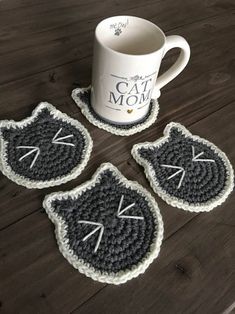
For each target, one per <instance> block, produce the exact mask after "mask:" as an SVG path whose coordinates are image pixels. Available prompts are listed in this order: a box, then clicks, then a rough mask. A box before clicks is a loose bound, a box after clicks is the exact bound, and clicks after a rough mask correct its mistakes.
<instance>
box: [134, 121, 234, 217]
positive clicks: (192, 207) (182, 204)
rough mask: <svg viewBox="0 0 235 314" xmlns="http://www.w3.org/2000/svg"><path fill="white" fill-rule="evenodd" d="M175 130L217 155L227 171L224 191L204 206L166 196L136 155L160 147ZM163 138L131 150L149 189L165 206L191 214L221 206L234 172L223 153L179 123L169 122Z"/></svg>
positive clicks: (148, 168) (136, 146) (231, 186)
mask: <svg viewBox="0 0 235 314" xmlns="http://www.w3.org/2000/svg"><path fill="white" fill-rule="evenodd" d="M173 127H174V128H177V129H178V130H179V131H181V132H182V133H183V134H185V135H186V136H187V137H190V138H192V139H194V140H196V141H198V142H201V143H203V144H206V145H207V146H209V147H210V148H211V149H212V150H213V151H214V152H215V153H216V154H218V155H219V157H220V158H221V159H222V160H223V163H224V165H225V167H226V171H227V181H226V184H225V187H224V190H223V191H221V193H220V194H219V195H217V196H216V197H215V198H213V199H211V200H210V201H207V202H206V203H205V204H203V205H202V204H200V203H197V204H191V203H189V202H186V201H184V200H182V199H179V198H177V197H175V196H171V195H170V194H168V193H167V192H166V191H165V190H163V189H162V188H161V187H160V184H159V182H158V180H157V178H156V176H155V171H154V169H153V167H152V165H151V163H150V162H148V161H147V160H146V159H144V158H142V157H141V156H140V154H139V153H138V150H139V149H141V148H151V147H155V148H158V147H161V145H163V144H164V143H165V142H167V141H168V140H169V136H170V130H171V128H173ZM163 134H164V136H163V137H161V138H160V139H158V140H156V141H154V142H144V143H139V144H135V145H134V146H133V148H132V150H131V154H132V156H133V157H134V159H135V160H136V161H137V163H139V164H140V165H141V166H143V167H144V171H145V174H146V177H147V179H148V180H149V182H150V185H151V187H152V188H153V190H154V192H155V193H157V194H158V195H159V196H160V197H161V198H162V199H163V200H164V201H165V202H166V203H167V204H169V205H171V206H174V207H177V208H182V209H184V210H187V211H191V212H203V211H205V212H208V211H210V210H212V209H213V208H214V207H216V206H218V205H221V204H222V203H223V202H224V201H225V200H226V198H227V197H228V195H229V194H230V193H231V192H232V190H233V188H234V172H233V168H232V165H231V164H230V162H229V160H228V158H227V156H226V155H225V153H224V152H222V151H221V150H220V149H219V148H218V147H217V146H215V145H214V144H212V143H210V142H209V141H207V140H205V139H204V138H201V137H199V136H197V135H192V134H191V133H190V132H189V131H188V130H187V129H186V128H185V127H184V126H183V125H181V124H180V123H175V122H171V123H169V124H167V126H166V127H165V129H164V132H163Z"/></svg>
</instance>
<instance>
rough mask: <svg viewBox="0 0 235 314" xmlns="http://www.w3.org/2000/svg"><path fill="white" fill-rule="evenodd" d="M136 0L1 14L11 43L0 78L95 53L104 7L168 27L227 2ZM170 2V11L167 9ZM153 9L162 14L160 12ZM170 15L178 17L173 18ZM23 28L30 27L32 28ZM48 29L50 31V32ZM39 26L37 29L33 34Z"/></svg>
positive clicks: (7, 43) (16, 76) (214, 10)
mask: <svg viewBox="0 0 235 314" xmlns="http://www.w3.org/2000/svg"><path fill="white" fill-rule="evenodd" d="M138 1H139V2H138V3H136V1H135V2H134V1H128V2H127V1H124V0H121V1H119V2H118V4H117V2H115V1H108V0H106V1H102V2H101V3H99V5H97V6H95V8H96V10H95V11H94V10H91V5H89V3H88V4H87V7H86V6H85V7H84V4H82V5H81V7H80V8H79V4H77V6H75V8H74V6H73V5H72V6H71V7H67V8H60V9H58V10H57V9H56V2H55V1H52V2H48V4H46V5H45V6H43V5H42V6H39V7H38V8H37V9H35V10H31V9H30V7H29V8H28V9H25V8H23V9H22V10H20V9H19V10H15V11H14V14H12V11H10V13H9V14H7V13H6V14H3V15H2V18H1V22H0V26H1V23H2V28H1V29H2V31H3V34H2V36H1V37H2V40H3V45H2V46H3V47H7V51H5V54H4V53H3V54H1V63H2V66H1V71H2V73H4V75H1V76H0V83H1V84H3V83H7V82H10V81H12V80H16V79H19V78H23V77H25V76H27V75H32V74H35V73H37V72H39V71H42V70H48V69H51V68H53V67H56V66H59V65H61V64H64V63H68V62H71V61H76V60H78V59H80V58H84V57H85V56H88V55H91V52H92V42H93V30H94V27H95V25H96V24H97V22H98V21H99V20H101V19H102V18H104V17H105V16H106V14H107V13H105V12H109V15H112V14H130V15H138V16H142V17H144V18H148V19H150V20H152V21H153V22H157V23H158V24H159V25H160V26H162V27H163V28H164V29H165V30H166V31H167V30H168V29H173V28H175V27H178V26H179V25H186V24H187V23H192V21H196V20H201V19H203V18H208V16H213V15H216V14H219V13H225V12H226V10H225V9H224V8H223V6H222V7H221V6H219V5H218V4H214V6H213V5H208V3H205V1H203V0H200V1H196V0H194V1H190V2H187V3H185V2H184V1H183V0H180V1H177V3H172V1H171V0H166V1H161V2H156V1H150V2H147V3H143V2H141V0H138ZM231 3H232V2H231ZM179 6H181V8H182V10H181V14H177V13H178V8H179ZM143 7H144V10H143ZM169 7H170V8H171V10H169V9H168V8H169ZM189 11H190V12H191V14H190V15H189V14H188V12H189ZM55 12H56V14H55ZM153 12H158V13H157V15H156V14H155V13H154V14H153ZM172 16H174V19H172V18H171V17H172ZM42 17H43V18H42ZM68 20H69V26H68V27H69V29H67V30H66V27H67V26H64V23H67V24H68ZM58 21H62V22H61V23H62V25H61V29H60V28H58V23H59V22H58ZM72 23H75V24H72ZM166 23H167V24H166ZM71 24H72V26H71ZM8 25H9V26H8ZM25 25H26V26H25ZM24 27H27V29H28V31H27V29H26V30H25V29H24ZM54 27H56V28H55V29H54ZM47 28H49V31H46V29H47ZM50 28H52V30H50ZM35 29H36V33H34V32H35ZM48 32H49V33H48ZM14 34H15V35H14ZM12 36H13V37H12ZM14 36H15V37H14ZM22 36H23V37H22ZM27 41H28V42H27ZM19 48H20V49H19ZM2 49H4V48H2ZM41 60H43V62H42V61H41Z"/></svg>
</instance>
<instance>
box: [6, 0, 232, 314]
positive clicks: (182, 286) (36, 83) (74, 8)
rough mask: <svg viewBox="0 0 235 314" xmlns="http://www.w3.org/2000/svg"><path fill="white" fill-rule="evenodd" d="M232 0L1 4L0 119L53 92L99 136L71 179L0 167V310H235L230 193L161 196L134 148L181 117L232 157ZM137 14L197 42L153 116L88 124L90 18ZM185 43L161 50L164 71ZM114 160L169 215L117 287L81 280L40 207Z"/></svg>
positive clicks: (173, 313)
mask: <svg viewBox="0 0 235 314" xmlns="http://www.w3.org/2000/svg"><path fill="white" fill-rule="evenodd" d="M234 13H235V10H234V1H233V0H226V1H224V0H190V1H185V0H177V1H173V0H146V1H143V0H111V1H110V0H102V1H97V0H57V1H56V0H54V1H48V0H38V1H33V0H23V1H20V0H3V1H1V2H0V119H6V118H7V119H9V118H12V119H16V120H20V119H22V118H24V117H26V116H28V115H30V113H31V111H32V109H33V108H34V107H35V106H36V104H37V103H38V102H40V101H42V100H47V101H49V102H51V103H52V104H54V105H55V106H57V108H58V109H60V110H62V111H64V112H66V113H68V114H69V115H71V116H73V117H74V118H77V119H78V120H79V121H81V122H82V123H83V124H84V125H85V126H86V127H87V128H88V130H89V131H90V134H91V136H92V137H93V139H94V144H95V145H94V149H93V153H92V156H91V159H90V161H89V163H88V165H87V167H86V169H85V171H83V173H82V174H81V175H80V176H79V177H78V178H77V179H75V180H73V181H71V182H69V183H67V184H65V185H63V186H60V187H56V188H51V189H44V190H39V191H38V190H28V189H26V188H24V187H22V186H18V185H16V184H15V183H13V182H11V181H10V180H8V179H7V178H6V177H4V176H3V175H1V176H0V200H1V201H0V229H1V231H0V313H17V314H18V313H30V314H32V313H37V314H38V313H46V314H47V313H49V314H53V313H55V314H61V313H73V314H78V313H79V314H83V313H84V314H88V313H96V314H97V313H100V314H106V313H107V314H109V313H111V314H115V313H118V314H119V313H127V314H132V313H133V314H137V313H141V314H142V313H143V314H150V313H153V314H155V313H160V314H162V313H166V314H178V313H180V314H181V313H187V314H188V313H199V314H216V313H224V314H228V313H232V312H233V313H235V312H234V311H235V310H234V308H235V303H234V302H235V275H234V267H235V213H234V202H235V194H232V195H231V196H230V197H229V199H228V200H227V201H226V202H225V203H224V204H223V205H222V206H220V207H218V208H216V209H215V210H213V211H212V212H210V213H201V214H196V213H195V214H193V213H188V212H184V211H183V210H180V209H176V208H173V207H170V206H168V205H166V204H165V203H164V202H163V201H162V200H161V199H159V197H157V196H156V195H154V193H153V192H152V190H151V189H150V187H149V184H148V182H147V180H146V179H145V176H144V174H143V169H142V168H141V167H140V166H138V165H137V164H136V163H135V161H134V160H133V158H132V157H131V154H130V150H131V148H132V146H133V144H134V143H137V142H141V141H145V140H149V141H152V140H154V139H156V138H158V137H160V136H161V135H162V131H163V129H164V126H165V125H166V124H167V123H168V122H170V121H176V122H180V123H182V124H184V125H185V126H186V127H188V128H189V129H190V131H192V132H193V133H195V134H198V135H199V136H202V137H206V138H207V139H208V140H210V141H212V142H213V143H215V144H216V145H217V146H219V147H220V148H221V149H222V150H223V151H225V152H226V153H227V155H228V157H229V158H230V160H231V161H232V163H233V164H235V141H234V138H235V123H234V122H235V100H234V97H235V95H234V85H235V84H234V83H235V82H234V74H235V59H234V52H235V40H234V39H235V27H234V26H235V18H234ZM119 14H128V15H136V16H140V17H143V18H146V19H149V20H150V21H152V22H154V23H156V24H158V25H159V26H160V27H161V28H162V29H163V30H165V31H166V34H180V35H182V36H184V37H185V38H186V39H187V40H188V42H189V43H190V46H191V49H192V55H191V60H190V63H189V65H188V66H187V68H186V69H185V70H184V72H183V73H182V74H181V75H180V76H179V77H178V78H177V79H175V80H174V81H173V82H172V83H170V84H168V85H167V86H166V88H164V89H163V90H162V96H161V98H160V107H161V108H160V115H159V118H158V121H157V123H156V124H154V125H153V126H152V127H150V128H149V129H147V130H145V131H144V132H142V133H140V134H136V135H134V136H131V137H118V136H114V135H111V134H109V133H107V132H105V131H102V130H99V129H98V128H96V127H94V126H93V125H91V124H90V123H89V122H88V121H86V120H85V119H84V117H83V116H82V115H81V113H80V111H79V109H78V108H77V107H76V105H75V104H74V102H73V101H72V100H71V98H70V93H71V90H72V88H74V87H76V86H77V85H78V84H80V85H82V86H86V85H88V84H89V83H90V79H91V61H92V47H93V35H94V28H95V25H96V24H97V23H98V22H99V21H100V20H102V19H103V18H105V17H107V16H111V15H119ZM177 53H178V51H177V50H175V51H172V52H171V53H169V54H168V55H167V56H166V58H165V59H164V62H163V66H162V70H164V69H166V68H167V67H169V66H170V64H172V62H173V61H174V60H175V58H176V56H177ZM105 161H110V162H112V163H113V164H114V165H115V166H117V167H118V168H119V169H120V171H121V172H123V174H124V175H125V176H126V177H127V178H128V179H130V180H138V182H139V183H141V184H142V185H143V186H145V187H146V188H147V189H148V190H149V191H150V192H151V193H152V195H154V196H155V198H156V200H157V202H158V204H159V207H160V209H161V213H162V216H163V220H164V224H165V234H164V241H163V245H162V249H161V252H160V256H159V258H158V259H157V260H155V261H154V263H153V264H152V265H151V266H150V267H149V269H148V270H147V271H146V273H145V274H144V275H141V276H139V277H138V278H137V279H134V280H131V281H129V282H128V283H127V284H125V285H121V286H112V285H106V284H101V283H98V282H94V281H93V280H91V279H89V278H86V277H85V276H84V275H82V274H80V273H79V272H78V271H76V270H75V269H73V267H72V266H70V264H69V263H68V262H67V261H66V260H65V259H64V258H63V257H62V255H61V254H60V253H59V251H58V248H57V244H56V241H55V237H54V232H53V230H54V226H53V225H52V223H51V222H50V221H49V219H48V217H47V215H46V214H45V212H44V211H43V210H42V199H43V197H44V195H45V194H47V193H49V192H51V191H58V190H68V189H71V188H73V187H75V186H77V185H79V184H81V183H82V182H84V181H86V180H88V179H89V178H90V177H91V175H92V174H93V173H94V171H95V169H96V168H97V167H98V166H99V165H100V163H102V162H105Z"/></svg>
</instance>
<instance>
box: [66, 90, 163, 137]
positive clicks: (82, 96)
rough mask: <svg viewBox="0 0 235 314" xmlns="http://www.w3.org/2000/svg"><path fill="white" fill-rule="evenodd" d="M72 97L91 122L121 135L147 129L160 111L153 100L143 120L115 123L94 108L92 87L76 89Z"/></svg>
mask: <svg viewBox="0 0 235 314" xmlns="http://www.w3.org/2000/svg"><path fill="white" fill-rule="evenodd" d="M72 98H73V100H74V101H75V103H76V104H77V105H78V107H79V108H80V109H81V112H82V114H83V115H84V116H85V117H86V118H87V120H88V121H89V122H90V123H92V124H93V125H95V126H97V127H98V128H100V129H103V130H106V131H107V132H110V133H112V134H115V135H120V136H129V135H133V134H135V133H138V132H141V131H143V130H145V129H147V128H148V127H150V126H151V125H152V124H153V123H154V122H155V121H156V119H157V116H158V111H159V104H158V102H157V101H156V100H152V101H151V104H150V108H149V112H148V114H147V115H146V116H145V117H144V118H143V119H142V120H141V121H138V122H136V123H131V124H128V125H121V124H114V123H111V122H107V121H105V120H103V119H102V118H101V117H100V116H99V115H98V114H97V113H96V112H95V111H94V109H93V108H92V106H91V104H90V87H86V88H76V89H74V90H73V91H72Z"/></svg>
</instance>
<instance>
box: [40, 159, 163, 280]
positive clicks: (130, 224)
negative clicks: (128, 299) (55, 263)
mask: <svg viewBox="0 0 235 314" xmlns="http://www.w3.org/2000/svg"><path fill="white" fill-rule="evenodd" d="M43 207H44V208H45V210H46V212H47V214H48V216H49V218H50V219H51V221H52V222H53V223H54V224H55V234H56V239H57V242H58V246H59V249H60V251H61V253H62V254H63V256H64V257H65V258H66V259H67V260H68V261H69V263H70V264H72V265H73V267H75V268H76V269H78V270H79V271H80V272H81V273H83V274H85V275H86V276H88V277H91V278H92V279H94V280H97V281H100V282H106V283H111V284H121V283H124V282H126V281H127V280H129V279H131V278H134V277H137V276H138V275H139V274H141V273H143V272H144V271H145V270H146V269H147V267H148V266H149V265H150V263H151V262H152V261H153V260H154V259H155V258H156V257H157V256H158V254H159V251H160V246H161V243H162V238H163V222H162V217H161V214H160V211H159V209H158V205H157V203H156V201H155V200H154V198H153V197H152V196H151V194H150V193H149V192H148V191H147V190H145V189H144V188H143V187H142V186H141V185H139V184H138V183H137V182H133V181H128V180H127V179H126V178H125V177H124V176H123V175H122V174H121V173H120V172H119V171H118V169H117V168H115V167H114V166H113V165H112V164H110V163H104V164H102V165H101V166H100V167H99V168H98V170H97V171H96V172H95V174H94V175H93V177H92V179H91V180H90V181H87V182H85V183H84V184H82V185H80V186H78V187H77V188H75V189H73V190H71V191H69V192H56V193H52V194H50V195H48V196H46V197H45V199H44V202H43Z"/></svg>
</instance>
